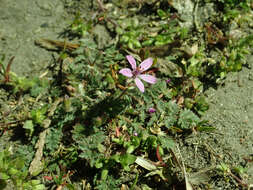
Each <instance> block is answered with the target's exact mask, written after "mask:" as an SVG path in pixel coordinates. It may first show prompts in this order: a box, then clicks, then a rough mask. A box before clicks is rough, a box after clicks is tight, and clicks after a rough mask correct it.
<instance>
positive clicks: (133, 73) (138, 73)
mask: <svg viewBox="0 0 253 190" xmlns="http://www.w3.org/2000/svg"><path fill="white" fill-rule="evenodd" d="M126 58H127V60H128V62H129V63H130V65H131V67H132V70H131V69H129V68H123V69H121V70H120V71H119V73H120V74H122V75H124V76H126V77H128V78H133V79H134V82H135V84H136V86H137V87H138V89H139V90H140V91H141V92H144V89H145V88H144V84H143V83H142V81H141V79H142V80H144V81H146V82H148V83H150V84H155V83H156V80H157V79H156V77H154V76H152V75H148V74H142V73H143V72H144V71H146V70H148V69H149V68H150V67H151V66H152V64H153V59H152V58H148V59H145V60H144V61H143V62H141V64H140V66H139V67H137V66H136V61H135V59H134V57H133V56H131V55H127V56H126Z"/></svg>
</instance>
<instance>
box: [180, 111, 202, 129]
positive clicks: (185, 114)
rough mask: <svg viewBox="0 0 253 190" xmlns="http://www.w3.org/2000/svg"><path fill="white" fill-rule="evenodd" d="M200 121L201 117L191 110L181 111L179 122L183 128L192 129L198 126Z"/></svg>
mask: <svg viewBox="0 0 253 190" xmlns="http://www.w3.org/2000/svg"><path fill="white" fill-rule="evenodd" d="M199 122H200V119H199V117H198V116H197V115H196V114H194V113H193V112H192V111H191V110H187V109H185V110H183V111H181V112H180V115H179V120H178V124H179V125H180V127H181V128H183V129H190V128H192V127H195V126H197V124H198V123H199Z"/></svg>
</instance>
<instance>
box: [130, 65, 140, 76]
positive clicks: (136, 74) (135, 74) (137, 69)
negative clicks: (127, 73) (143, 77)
mask: <svg viewBox="0 0 253 190" xmlns="http://www.w3.org/2000/svg"><path fill="white" fill-rule="evenodd" d="M132 73H133V75H134V77H137V76H138V75H140V74H141V69H140V68H139V67H137V68H136V70H134V71H133V72H132Z"/></svg>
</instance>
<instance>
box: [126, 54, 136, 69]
mask: <svg viewBox="0 0 253 190" xmlns="http://www.w3.org/2000/svg"><path fill="white" fill-rule="evenodd" d="M126 58H127V60H128V62H129V63H130V65H131V67H132V69H133V70H136V61H135V59H134V57H133V56H132V55H127V56H126Z"/></svg>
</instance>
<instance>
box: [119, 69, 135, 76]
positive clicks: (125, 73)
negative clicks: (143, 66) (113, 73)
mask: <svg viewBox="0 0 253 190" xmlns="http://www.w3.org/2000/svg"><path fill="white" fill-rule="evenodd" d="M119 73H120V74H122V75H124V76H126V77H129V78H131V77H132V76H133V73H132V71H131V69H129V68H124V69H121V70H120V71H119Z"/></svg>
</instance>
